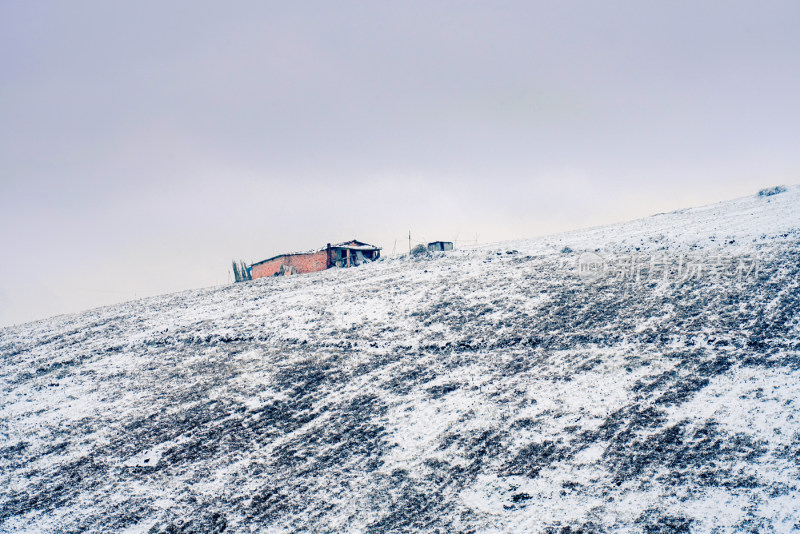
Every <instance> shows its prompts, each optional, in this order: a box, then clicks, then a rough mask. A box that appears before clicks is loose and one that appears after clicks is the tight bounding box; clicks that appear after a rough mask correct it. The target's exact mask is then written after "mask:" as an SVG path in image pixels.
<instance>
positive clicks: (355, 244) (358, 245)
mask: <svg viewBox="0 0 800 534" xmlns="http://www.w3.org/2000/svg"><path fill="white" fill-rule="evenodd" d="M331 248H349V249H350V250H381V247H376V246H375V245H370V244H367V243H363V242H361V241H358V240H356V239H351V240H350V241H345V242H344V243H337V244H336V245H331ZM323 250H324V249H323Z"/></svg>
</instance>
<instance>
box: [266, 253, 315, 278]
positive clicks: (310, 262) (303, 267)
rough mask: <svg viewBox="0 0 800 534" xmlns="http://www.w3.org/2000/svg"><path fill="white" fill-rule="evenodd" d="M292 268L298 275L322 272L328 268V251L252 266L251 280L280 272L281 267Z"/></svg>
mask: <svg viewBox="0 0 800 534" xmlns="http://www.w3.org/2000/svg"><path fill="white" fill-rule="evenodd" d="M282 265H286V267H287V268H288V267H294V270H295V272H297V273H298V274H303V273H313V272H316V271H324V270H325V269H327V268H328V251H327V250H320V251H319V252H314V253H311V254H292V255H289V256H280V257H278V258H275V259H273V260H270V261H267V262H264V263H259V264H257V265H253V272H252V275H253V280H255V279H256V278H262V277H264V276H272V275H274V274H275V273H277V272H279V271H280V270H281V266H282Z"/></svg>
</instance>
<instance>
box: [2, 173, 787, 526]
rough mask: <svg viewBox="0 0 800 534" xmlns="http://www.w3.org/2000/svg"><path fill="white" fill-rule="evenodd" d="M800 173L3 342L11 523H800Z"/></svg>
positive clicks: (12, 334) (16, 332)
mask: <svg viewBox="0 0 800 534" xmlns="http://www.w3.org/2000/svg"><path fill="white" fill-rule="evenodd" d="M798 245H800V188H799V187H791V188H789V190H788V191H786V192H784V193H781V194H777V195H774V196H769V197H757V196H755V195H754V196H752V197H749V198H744V199H740V200H735V201H731V202H725V203H720V204H716V205H713V206H708V207H703V208H696V209H687V210H681V211H679V212H675V213H670V214H661V215H657V216H653V217H649V218H646V219H642V220H638V221H633V222H629V223H624V224H619V225H614V226H609V227H603V228H596V229H590V230H585V231H580V232H573V233H568V234H561V235H556V236H550V237H546V238H541V239H535V240H530V241H523V242H514V243H503V244H498V245H494V246H488V247H482V248H478V249H473V250H460V251H454V252H452V253H438V254H436V255H433V256H430V257H422V258H414V259H408V258H396V259H389V260H386V261H381V262H377V263H373V264H370V265H366V266H362V267H358V268H353V269H334V270H330V271H325V272H321V273H315V274H309V275H302V276H295V277H285V278H269V279H261V280H257V281H254V282H248V283H243V284H236V285H231V286H226V287H220V288H213V289H204V290H199V291H192V292H185V293H180V294H174V295H167V296H163V297H157V298H151V299H146V300H140V301H136V302H130V303H126V304H122V305H118V306H110V307H106V308H101V309H97V310H91V311H88V312H85V313H82V314H76V315H69V316H61V317H57V318H53V319H49V320H45V321H39V322H35V323H30V324H25V325H21V326H17V327H11V328H5V329H2V330H0V353H1V354H2V360H1V361H0V384H1V386H0V387H2V408H1V410H0V414H1V415H0V425H2V427H0V433H1V435H2V441H0V488H3V489H2V490H1V491H0V531H4V532H84V531H90V532H221V531H223V530H224V531H226V532H307V531H312V532H436V531H438V532H443V533H444V532H508V533H518V532H564V533H567V532H752V531H757V532H772V531H774V532H791V531H793V530H794V531H797V530H798V529H800V511H798V510H800V288H798V285H800V248H799V246H798Z"/></svg>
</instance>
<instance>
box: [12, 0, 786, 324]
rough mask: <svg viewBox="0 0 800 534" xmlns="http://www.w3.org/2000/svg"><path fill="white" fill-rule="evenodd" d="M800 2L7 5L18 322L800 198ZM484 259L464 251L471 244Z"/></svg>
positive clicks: (101, 0)
mask: <svg viewBox="0 0 800 534" xmlns="http://www.w3.org/2000/svg"><path fill="white" fill-rule="evenodd" d="M798 21H800V2H797V1H796V0H787V1H783V2H779V1H773V2H770V1H760V2H755V1H748V2H743V1H727V2H716V1H714V2H711V1H709V2H698V1H697V0H692V1H676V0H669V1H655V0H653V1H646V2H645V1H641V0H635V1H633V0H632V1H626V2H620V1H605V2H594V1H591V2H590V1H583V2H577V1H576V2H570V1H555V0H554V1H548V2H537V1H531V0H525V1H519V2H500V1H498V2H472V1H459V2H430V1H425V2H393V3H390V2H374V1H370V2H348V1H341V0H340V1H337V2H324V3H315V2H265V1H252V2H247V1H230V2H200V1H197V0H192V1H164V0H159V1H141V0H140V1H136V2H109V1H107V0H96V1H80V0H79V1H73V2H63V1H61V0H59V1H53V2H48V1H44V0H42V1H38V0H37V1H35V2H31V1H28V0H21V1H16V0H4V1H3V2H1V3H0V76H2V78H1V80H2V83H0V180H1V182H0V231H2V253H0V325H8V324H14V323H20V322H25V321H29V320H33V319H37V318H43V317H47V316H51V315H55V314H59V313H65V312H72V311H79V310H83V309H87V308H91V307H94V306H99V305H102V304H107V303H112V302H118V301H123V300H129V299H132V298H134V297H142V296H148V295H154V294H160V293H166V292H172V291H178V290H183V289H189V288H197V287H204V286H210V285H215V284H224V283H228V281H229V279H230V274H229V271H230V260H231V259H233V258H241V259H244V260H247V261H258V260H261V259H264V258H267V257H269V256H271V255H274V254H276V253H279V252H283V251H290V250H298V249H310V248H315V247H320V246H324V245H325V244H326V243H328V242H337V241H344V240H346V239H350V238H354V237H355V238H358V239H360V240H362V241H366V242H369V243H373V244H377V245H380V246H383V247H384V253H385V254H391V253H392V251H393V249H394V247H395V241H396V242H397V245H396V246H397V250H398V252H401V251H404V250H406V249H407V233H408V231H409V230H411V232H412V236H413V237H416V238H419V239H420V240H424V239H430V240H433V239H444V240H453V239H456V238H457V239H458V240H459V241H461V240H464V241H466V240H474V239H476V238H477V239H478V241H480V242H489V241H499V240H508V239H516V238H523V237H534V236H537V235H543V234H548V233H552V232H557V231H563V230H568V229H573V228H579V227H585V226H594V225H598V224H605V223H610V222H615V221H619V220H625V219H631V218H636V217H640V216H646V215H649V214H652V213H656V212H661V211H667V210H672V209H678V208H682V207H686V206H692V205H699V204H705V203H711V202H716V201H720V200H725V199H729V198H735V197H738V196H744V195H749V194H753V193H755V192H756V191H757V190H758V189H759V188H761V187H764V186H769V185H775V184H778V183H797V182H800V178H798V176H800V163H798V154H800V152H798V147H800V31H798ZM463 244H466V243H463Z"/></svg>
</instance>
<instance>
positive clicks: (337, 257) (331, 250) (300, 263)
mask: <svg viewBox="0 0 800 534" xmlns="http://www.w3.org/2000/svg"><path fill="white" fill-rule="evenodd" d="M380 256H381V249H380V247H376V246H373V245H368V244H367V243H362V242H361V241H356V240H355V239H353V240H352V241H347V242H345V243H339V244H337V245H331V244H330V243H328V245H327V246H326V247H325V248H322V249H319V250H312V251H309V252H291V253H289V254H279V255H278V256H273V257H272V258H269V259H266V260H263V261H260V262H258V263H254V264H252V265H251V266H250V267H249V271H250V275H251V276H252V278H253V279H256V278H262V277H264V276H279V275H289V274H303V273H313V272H315V271H324V270H325V269H330V268H331V267H351V266H355V265H360V264H362V263H367V262H370V261H375V260H377V259H378V258H380Z"/></svg>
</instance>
